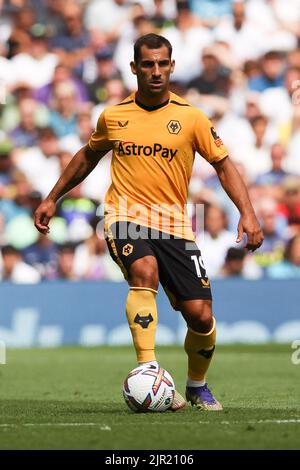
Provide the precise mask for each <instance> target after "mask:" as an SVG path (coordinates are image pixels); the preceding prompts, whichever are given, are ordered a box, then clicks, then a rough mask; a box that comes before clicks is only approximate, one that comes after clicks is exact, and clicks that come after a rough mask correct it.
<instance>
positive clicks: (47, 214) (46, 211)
mask: <svg viewBox="0 0 300 470" xmlns="http://www.w3.org/2000/svg"><path fill="white" fill-rule="evenodd" d="M55 211H56V204H55V202H54V201H51V200H47V199H45V200H44V201H43V202H42V203H41V204H40V205H39V207H38V208H37V210H36V211H35V213H34V225H35V226H36V228H37V229H38V231H39V232H41V233H42V234H43V235H46V234H47V233H49V232H50V228H49V221H50V219H51V217H53V216H54V214H55Z"/></svg>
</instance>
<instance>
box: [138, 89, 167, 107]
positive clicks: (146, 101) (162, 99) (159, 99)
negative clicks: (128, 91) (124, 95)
mask: <svg viewBox="0 0 300 470" xmlns="http://www.w3.org/2000/svg"><path fill="white" fill-rule="evenodd" d="M169 99H170V92H169V91H166V92H164V93H163V94H161V95H157V96H153V97H152V96H146V95H144V93H143V92H141V91H139V90H138V91H137V92H136V94H135V100H136V102H138V103H140V104H142V105H144V106H147V107H152V106H159V105H161V104H164V103H167V102H168V101H169Z"/></svg>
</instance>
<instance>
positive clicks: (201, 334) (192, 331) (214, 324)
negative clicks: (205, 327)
mask: <svg viewBox="0 0 300 470" xmlns="http://www.w3.org/2000/svg"><path fill="white" fill-rule="evenodd" d="M212 319H213V326H212V328H211V330H209V332H208V333H199V331H194V330H192V328H190V327H188V330H189V331H190V332H191V333H193V334H194V335H199V336H209V335H211V334H212V333H213V331H214V330H215V329H216V323H217V322H216V319H215V317H212Z"/></svg>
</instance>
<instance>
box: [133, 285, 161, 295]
mask: <svg viewBox="0 0 300 470" xmlns="http://www.w3.org/2000/svg"><path fill="white" fill-rule="evenodd" d="M129 290H147V291H149V292H153V293H154V294H157V293H158V291H157V290H155V289H151V287H131V286H130V287H129Z"/></svg>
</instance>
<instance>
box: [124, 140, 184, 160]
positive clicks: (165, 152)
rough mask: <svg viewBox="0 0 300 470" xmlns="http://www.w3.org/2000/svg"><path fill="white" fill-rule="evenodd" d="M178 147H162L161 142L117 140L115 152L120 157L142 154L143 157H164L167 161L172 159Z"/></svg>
mask: <svg viewBox="0 0 300 470" xmlns="http://www.w3.org/2000/svg"><path fill="white" fill-rule="evenodd" d="M177 152H178V149H169V148H167V147H163V146H162V145H161V144H158V143H154V144H153V145H152V146H150V145H138V144H135V143H134V142H121V141H120V142H117V144H116V153H117V155H119V156H120V157H125V156H132V155H134V156H138V157H140V156H143V157H162V158H166V159H167V160H168V161H169V162H171V161H172V160H173V158H174V157H175V155H176V153H177Z"/></svg>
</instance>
